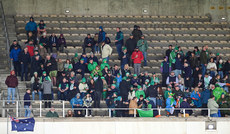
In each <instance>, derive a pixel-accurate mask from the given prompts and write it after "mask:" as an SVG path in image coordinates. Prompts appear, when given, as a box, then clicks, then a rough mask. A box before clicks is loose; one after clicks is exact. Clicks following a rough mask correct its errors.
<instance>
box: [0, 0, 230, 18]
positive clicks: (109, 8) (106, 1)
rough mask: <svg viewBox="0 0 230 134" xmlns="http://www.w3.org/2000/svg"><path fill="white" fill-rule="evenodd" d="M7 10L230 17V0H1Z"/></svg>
mask: <svg viewBox="0 0 230 134" xmlns="http://www.w3.org/2000/svg"><path fill="white" fill-rule="evenodd" d="M2 1H3V5H4V9H5V13H6V14H9V15H15V14H29V15H31V14H65V10H66V9H67V10H70V13H69V14H79V15H142V14H143V10H144V9H146V10H147V13H146V14H148V15H206V14H210V15H211V16H212V20H213V21H219V20H220V18H222V17H225V18H227V20H228V18H230V16H229V14H230V0H2Z"/></svg>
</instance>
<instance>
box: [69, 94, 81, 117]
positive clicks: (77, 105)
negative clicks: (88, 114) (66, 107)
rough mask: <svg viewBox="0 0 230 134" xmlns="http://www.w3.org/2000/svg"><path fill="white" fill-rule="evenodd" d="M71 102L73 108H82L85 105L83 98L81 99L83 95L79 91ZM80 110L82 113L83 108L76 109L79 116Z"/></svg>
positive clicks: (75, 113)
mask: <svg viewBox="0 0 230 134" xmlns="http://www.w3.org/2000/svg"><path fill="white" fill-rule="evenodd" d="M70 104H71V106H72V108H82V107H83V100H82V99H81V95H80V94H79V93H78V94H77V95H76V97H74V98H72V99H71V100H70ZM79 111H80V113H81V111H82V110H79V109H74V115H75V116H77V115H78V113H79Z"/></svg>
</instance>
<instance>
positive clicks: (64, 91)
mask: <svg viewBox="0 0 230 134" xmlns="http://www.w3.org/2000/svg"><path fill="white" fill-rule="evenodd" d="M68 89H69V84H68V82H67V80H66V78H63V81H62V83H60V84H59V86H58V90H59V91H58V99H59V100H67V99H68V97H67V95H68Z"/></svg>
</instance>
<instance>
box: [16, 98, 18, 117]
mask: <svg viewBox="0 0 230 134" xmlns="http://www.w3.org/2000/svg"><path fill="white" fill-rule="evenodd" d="M16 117H18V101H16Z"/></svg>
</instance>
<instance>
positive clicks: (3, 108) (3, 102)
mask: <svg viewBox="0 0 230 134" xmlns="http://www.w3.org/2000/svg"><path fill="white" fill-rule="evenodd" d="M5 113H6V111H5V100H3V101H2V117H5V115H6V114H5Z"/></svg>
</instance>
